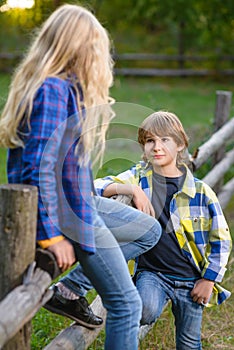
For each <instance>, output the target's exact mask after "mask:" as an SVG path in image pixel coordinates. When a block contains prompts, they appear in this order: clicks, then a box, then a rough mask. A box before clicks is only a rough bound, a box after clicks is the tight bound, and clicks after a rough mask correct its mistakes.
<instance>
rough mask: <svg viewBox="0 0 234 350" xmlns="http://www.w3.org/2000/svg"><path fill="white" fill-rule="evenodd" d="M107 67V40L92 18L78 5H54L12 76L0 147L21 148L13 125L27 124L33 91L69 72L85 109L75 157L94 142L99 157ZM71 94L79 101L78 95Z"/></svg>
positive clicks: (108, 114)
mask: <svg viewBox="0 0 234 350" xmlns="http://www.w3.org/2000/svg"><path fill="white" fill-rule="evenodd" d="M112 67H113V63H112V59H111V55H110V40H109V38H108V34H107V32H106V30H105V29H104V28H103V26H102V25H101V24H100V23H99V21H98V20H97V19H96V17H95V16H94V15H93V14H92V13H91V12H90V11H88V10H87V9H85V8H83V7H81V6H77V5H69V4H66V5H63V6H61V7H59V8H58V9H57V10H56V11H54V12H53V13H52V14H51V15H50V17H49V18H48V19H47V20H46V21H45V23H44V24H43V25H42V27H41V29H40V30H39V32H38V34H37V36H36V38H35V40H34V42H33V43H32V45H31V47H30V48H29V51H28V53H27V55H26V56H25V58H24V59H23V61H22V62H21V64H20V65H19V67H18V69H17V70H16V72H15V74H14V76H13V79H12V83H11V86H10V91H9V95H8V99H7V102H6V104H5V107H4V109H3V112H2V117H1V120H0V146H2V147H9V148H15V147H19V146H21V147H23V142H22V140H21V138H20V135H19V133H18V127H19V125H20V123H21V122H22V121H24V120H27V121H28V123H30V114H31V112H32V108H33V99H34V96H35V93H36V91H37V90H38V88H39V87H40V86H41V84H42V83H43V81H44V80H45V79H46V78H47V77H49V76H50V77H51V76H56V77H60V78H62V79H66V78H68V77H74V76H75V77H76V79H77V80H78V81H79V82H80V84H81V86H82V89H83V93H84V105H85V107H86V110H87V113H86V118H85V120H84V122H83V125H82V136H81V139H80V142H82V144H83V149H84V154H83V155H79V156H80V158H82V160H84V155H87V154H88V155H89V154H90V152H91V150H92V149H93V147H94V146H96V145H97V144H99V151H98V154H96V156H97V158H98V157H99V156H101V155H102V154H103V151H104V145H105V133H106V130H107V128H108V126H109V122H110V120H111V118H112V116H113V112H112V109H111V107H110V101H111V98H110V97H109V88H110V86H111V85H112V82H113V74H112ZM77 99H78V101H77V102H78V106H80V101H79V99H80V95H79V94H77ZM88 158H89V157H88Z"/></svg>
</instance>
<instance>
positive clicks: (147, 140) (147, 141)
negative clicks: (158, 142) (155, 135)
mask: <svg viewBox="0 0 234 350" xmlns="http://www.w3.org/2000/svg"><path fill="white" fill-rule="evenodd" d="M151 142H154V140H153V139H150V138H149V139H146V143H151Z"/></svg>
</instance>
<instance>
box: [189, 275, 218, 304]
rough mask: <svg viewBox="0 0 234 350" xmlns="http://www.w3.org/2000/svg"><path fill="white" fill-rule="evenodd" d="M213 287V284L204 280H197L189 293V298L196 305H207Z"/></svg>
mask: <svg viewBox="0 0 234 350" xmlns="http://www.w3.org/2000/svg"><path fill="white" fill-rule="evenodd" d="M213 287H214V282H213V281H209V280H206V279H205V278H201V279H200V280H198V281H197V282H196V283H195V285H194V288H193V290H192V292H191V297H192V298H193V301H194V302H195V303H198V304H202V305H203V304H207V303H208V301H209V299H210V296H211V293H212V290H213Z"/></svg>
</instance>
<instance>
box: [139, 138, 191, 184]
mask: <svg viewBox="0 0 234 350" xmlns="http://www.w3.org/2000/svg"><path fill="white" fill-rule="evenodd" d="M183 148H184V147H183V146H178V145H177V144H176V142H175V141H174V140H173V138H172V137H171V136H157V135H152V134H149V135H148V136H147V138H146V140H145V145H144V152H145V156H146V158H147V159H148V160H149V161H150V163H151V164H152V166H153V169H154V171H155V172H157V173H159V174H162V175H164V176H168V177H176V176H180V175H181V173H180V172H179V170H178V168H177V166H176V159H177V154H178V152H179V151H182V149H183Z"/></svg>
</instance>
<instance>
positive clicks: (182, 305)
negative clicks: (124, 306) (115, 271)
mask: <svg viewBox="0 0 234 350" xmlns="http://www.w3.org/2000/svg"><path fill="white" fill-rule="evenodd" d="M194 283H195V281H188V282H185V281H173V280H171V279H169V278H167V277H165V276H164V275H163V274H161V273H153V272H150V271H141V272H139V273H138V275H137V278H136V286H137V289H138V292H139V294H140V296H141V299H142V304H143V312H142V320H141V324H151V323H153V322H155V321H156V320H157V319H158V318H159V316H160V315H161V313H162V311H163V308H164V307H165V305H166V304H167V302H168V301H169V300H171V302H172V312H173V315H174V317H175V327H176V349H177V350H192V349H196V350H201V349H202V345H201V323H202V312H203V308H204V306H202V305H199V304H197V303H195V302H194V301H193V300H192V297H191V295H190V293H191V291H192V289H193V286H194Z"/></svg>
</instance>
